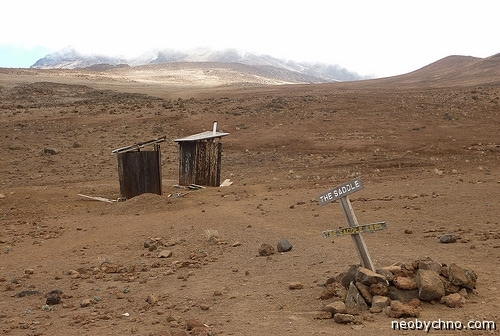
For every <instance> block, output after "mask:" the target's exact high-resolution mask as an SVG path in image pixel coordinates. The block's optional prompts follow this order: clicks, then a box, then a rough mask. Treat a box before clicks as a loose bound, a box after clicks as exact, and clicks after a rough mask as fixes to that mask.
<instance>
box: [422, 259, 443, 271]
mask: <svg viewBox="0 0 500 336" xmlns="http://www.w3.org/2000/svg"><path fill="white" fill-rule="evenodd" d="M442 267H443V266H442V265H441V264H440V263H438V262H437V261H433V260H419V262H418V269H424V270H429V271H434V272H436V273H441V268H442Z"/></svg>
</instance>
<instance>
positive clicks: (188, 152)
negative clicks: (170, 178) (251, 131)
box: [174, 122, 229, 187]
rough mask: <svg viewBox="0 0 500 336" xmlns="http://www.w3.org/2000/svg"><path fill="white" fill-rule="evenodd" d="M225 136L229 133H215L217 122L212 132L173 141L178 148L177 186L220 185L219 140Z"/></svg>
mask: <svg viewBox="0 0 500 336" xmlns="http://www.w3.org/2000/svg"><path fill="white" fill-rule="evenodd" d="M226 135H229V133H224V132H218V131H217V122H214V125H213V130H212V131H206V132H202V133H197V134H193V135H190V136H188V137H185V138H181V139H175V140H174V141H175V142H177V143H178V144H179V147H180V149H179V185H183V186H187V185H191V184H196V185H201V186H210V187H218V186H219V185H220V170H221V157H222V142H221V138H222V137H223V136H226Z"/></svg>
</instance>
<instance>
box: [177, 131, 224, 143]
mask: <svg viewBox="0 0 500 336" xmlns="http://www.w3.org/2000/svg"><path fill="white" fill-rule="evenodd" d="M226 135H229V133H224V132H213V131H206V132H201V133H197V134H193V135H190V136H187V137H185V138H180V139H175V140H174V141H175V142H183V141H199V140H207V139H214V138H220V137H223V136H226Z"/></svg>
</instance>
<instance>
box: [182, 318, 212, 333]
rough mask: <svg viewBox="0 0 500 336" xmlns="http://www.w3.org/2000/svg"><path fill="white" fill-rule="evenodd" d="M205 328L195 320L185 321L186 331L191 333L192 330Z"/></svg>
mask: <svg viewBox="0 0 500 336" xmlns="http://www.w3.org/2000/svg"><path fill="white" fill-rule="evenodd" d="M206 327H207V326H206V325H205V324H203V323H202V322H200V321H198V320H196V319H189V320H187V321H186V328H187V330H189V331H191V330H193V329H194V328H206Z"/></svg>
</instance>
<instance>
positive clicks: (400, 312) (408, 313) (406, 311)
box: [384, 300, 420, 318]
mask: <svg viewBox="0 0 500 336" xmlns="http://www.w3.org/2000/svg"><path fill="white" fill-rule="evenodd" d="M384 311H385V313H386V314H387V316H389V317H392V318H408V317H419V316H420V310H419V309H417V308H415V307H412V306H410V305H409V304H405V303H403V302H401V301H398V300H395V301H392V302H391V305H390V306H388V307H386V308H385V309H384Z"/></svg>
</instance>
